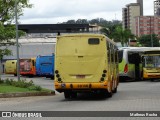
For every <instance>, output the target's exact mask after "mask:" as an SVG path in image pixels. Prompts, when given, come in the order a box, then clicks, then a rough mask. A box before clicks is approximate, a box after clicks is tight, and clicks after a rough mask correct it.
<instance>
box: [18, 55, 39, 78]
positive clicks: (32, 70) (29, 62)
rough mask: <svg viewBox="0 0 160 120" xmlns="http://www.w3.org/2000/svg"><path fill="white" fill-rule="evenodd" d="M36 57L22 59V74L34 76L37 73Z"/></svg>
mask: <svg viewBox="0 0 160 120" xmlns="http://www.w3.org/2000/svg"><path fill="white" fill-rule="evenodd" d="M35 62H36V58H29V59H20V75H23V76H29V77H33V76H34V75H36V67H35Z"/></svg>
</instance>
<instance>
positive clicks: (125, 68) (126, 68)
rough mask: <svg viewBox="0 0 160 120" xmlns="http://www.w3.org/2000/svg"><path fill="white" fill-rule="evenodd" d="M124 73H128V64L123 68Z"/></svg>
mask: <svg viewBox="0 0 160 120" xmlns="http://www.w3.org/2000/svg"><path fill="white" fill-rule="evenodd" d="M124 72H125V73H127V72H128V64H126V65H125V67H124Z"/></svg>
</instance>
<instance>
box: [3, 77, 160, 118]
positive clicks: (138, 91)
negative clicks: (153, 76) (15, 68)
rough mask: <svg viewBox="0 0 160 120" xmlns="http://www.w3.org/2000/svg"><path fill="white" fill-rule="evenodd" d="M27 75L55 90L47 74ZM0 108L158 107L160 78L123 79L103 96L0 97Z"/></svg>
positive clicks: (78, 109)
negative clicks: (110, 93) (40, 75)
mask: <svg viewBox="0 0 160 120" xmlns="http://www.w3.org/2000/svg"><path fill="white" fill-rule="evenodd" d="M6 77H9V78H13V79H16V78H15V77H13V76H6V75H2V78H6ZM26 79H27V80H30V79H32V80H33V81H34V82H35V84H37V85H40V86H42V87H45V88H48V89H52V90H54V87H53V80H50V79H48V78H39V77H36V78H26ZM0 108H1V110H5V111H9V110H13V111H15V110H16V111H160V81H155V82H151V81H140V82H123V83H120V84H119V87H118V92H117V93H116V94H114V95H113V96H112V98H106V99H104V98H101V97H99V96H98V95H95V94H79V95H78V98H76V99H72V100H65V99H64V96H63V93H58V94H56V95H55V96H38V97H23V98H1V99H0ZM67 119H68V118H67ZM72 119H73V118H72ZM88 119H90V118H88ZM102 119H104V118H102ZM116 119H118V118H116ZM124 119H126V118H124ZM130 119H131V120H132V119H133V118H130ZM142 119H143V118H142ZM146 119H151V118H145V120H146ZM153 119H157V118H153ZM126 120H128V119H126ZM137 120H139V119H137ZM157 120H158V119H157Z"/></svg>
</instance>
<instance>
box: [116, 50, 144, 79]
mask: <svg viewBox="0 0 160 120" xmlns="http://www.w3.org/2000/svg"><path fill="white" fill-rule="evenodd" d="M141 51H142V48H140V47H124V48H120V49H119V77H120V80H121V81H123V80H131V79H132V80H133V79H134V80H135V79H139V78H140V73H141V72H140V71H141V67H140V66H141V61H140V54H139V53H140V52H141Z"/></svg>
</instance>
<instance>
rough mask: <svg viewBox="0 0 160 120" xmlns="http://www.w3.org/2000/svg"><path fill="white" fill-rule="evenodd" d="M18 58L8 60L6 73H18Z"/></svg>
mask: <svg viewBox="0 0 160 120" xmlns="http://www.w3.org/2000/svg"><path fill="white" fill-rule="evenodd" d="M16 65H17V60H7V61H6V63H5V73H6V74H17V66H16Z"/></svg>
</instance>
